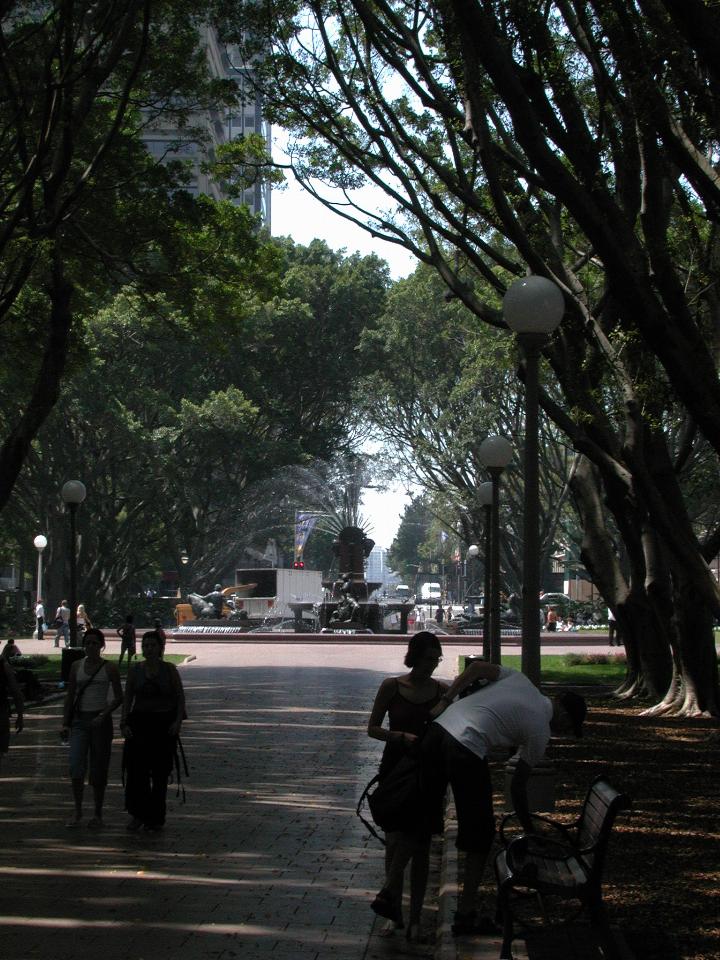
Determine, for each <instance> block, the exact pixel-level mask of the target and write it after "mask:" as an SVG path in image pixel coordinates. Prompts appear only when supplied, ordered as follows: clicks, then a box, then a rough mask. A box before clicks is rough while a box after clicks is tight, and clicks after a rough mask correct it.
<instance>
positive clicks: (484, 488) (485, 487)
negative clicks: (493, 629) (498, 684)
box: [478, 480, 493, 660]
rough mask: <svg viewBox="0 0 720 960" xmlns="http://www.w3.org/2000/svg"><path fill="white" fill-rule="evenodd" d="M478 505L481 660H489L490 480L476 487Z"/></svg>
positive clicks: (491, 494)
mask: <svg viewBox="0 0 720 960" xmlns="http://www.w3.org/2000/svg"><path fill="white" fill-rule="evenodd" d="M478 494H479V498H480V503H481V504H482V507H483V511H484V513H485V587H484V590H483V593H484V596H485V601H484V603H483V658H484V659H485V660H489V659H490V550H491V543H492V530H491V523H492V520H491V518H492V499H493V485H492V482H491V481H490V480H488V481H486V482H485V483H481V484H480V486H479V487H478Z"/></svg>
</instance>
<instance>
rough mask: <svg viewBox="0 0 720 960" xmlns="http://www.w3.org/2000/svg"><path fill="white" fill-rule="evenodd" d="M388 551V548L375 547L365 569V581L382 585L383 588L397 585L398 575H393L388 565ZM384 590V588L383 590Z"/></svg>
mask: <svg viewBox="0 0 720 960" xmlns="http://www.w3.org/2000/svg"><path fill="white" fill-rule="evenodd" d="M387 555H388V550H387V548H386V547H378V546H375V547H373V548H372V550H371V551H370V555H369V556H368V558H367V564H366V569H365V579H366V580H368V581H369V582H371V583H380V584H382V586H383V587H385V586H387V585H388V584H391V583H393V584H394V583H397V581H398V577H397V574H395V573H393V571H392V570H391V569H390V567H389V566H388V563H387ZM381 589H382V588H381Z"/></svg>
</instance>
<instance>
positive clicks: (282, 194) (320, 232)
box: [271, 182, 416, 547]
mask: <svg viewBox="0 0 720 960" xmlns="http://www.w3.org/2000/svg"><path fill="white" fill-rule="evenodd" d="M376 192H377V201H376V202H377V204H378V207H379V208H380V207H386V206H387V198H386V197H385V195H384V194H383V193H382V192H381V191H379V190H377V191H376ZM367 194H368V191H365V196H367ZM271 222H272V233H273V236H276V237H284V236H290V237H292V239H293V240H294V241H295V242H296V243H301V244H308V243H310V241H311V240H314V239H316V238H317V239H321V240H325V242H326V243H327V244H328V246H330V247H331V248H332V249H333V250H340V249H345V251H346V253H347V254H348V255H349V254H352V253H355V252H356V251H359V252H360V253H361V254H369V253H375V254H377V256H379V257H382V258H383V259H384V260H387V262H388V264H389V266H390V273H391V276H392V277H393V279H399V278H400V277H405V276H407V275H408V274H409V273H412V271H413V270H414V269H415V266H416V260H415V258H414V257H412V256H411V255H410V254H409V253H408V252H407V251H405V250H403V249H401V248H399V247H397V246H395V244H392V243H388V242H387V241H385V240H380V239H377V238H375V237H371V236H370V234H369V233H367V232H366V231H365V230H362V229H361V228H360V227H356V226H355V225H354V224H352V223H349V222H348V221H347V220H345V219H344V218H342V217H340V216H338V215H337V214H334V213H332V212H331V211H329V210H328V209H327V208H326V207H324V206H323V205H322V204H321V203H320V202H319V201H317V200H315V199H314V198H313V197H311V196H310V194H309V193H307V191H305V190H303V189H302V187H300V186H299V185H298V184H297V183H295V182H292V183H291V182H289V183H288V186H287V187H286V188H285V189H284V190H274V191H273V194H272V217H271ZM406 488H407V485H406V484H402V485H399V486H398V487H396V488H395V489H391V490H388V491H387V492H381V491H379V490H365V492H364V493H363V506H362V514H363V516H364V517H365V518H366V519H367V520H368V521H369V522H370V524H371V525H372V531H371V533H370V536H371V537H372V539H373V540H374V541H375V543H376V544H377V545H378V546H380V547H389V546H390V544H391V543H392V541H393V538H394V537H395V533H396V532H397V528H398V526H399V524H400V516H401V514H402V512H403V509H404V508H405V506H406V504H407V503H409V500H410V498H409V497H408V495H407V493H406Z"/></svg>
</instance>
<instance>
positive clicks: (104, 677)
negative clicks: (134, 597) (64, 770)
mask: <svg viewBox="0 0 720 960" xmlns="http://www.w3.org/2000/svg"><path fill="white" fill-rule="evenodd" d="M104 646H105V637H104V636H103V634H102V631H101V630H97V629H95V628H91V629H90V630H87V631H86V632H85V636H84V637H83V647H84V649H85V657H84V659H82V660H76V661H75V663H73V665H72V667H71V668H70V677H69V680H68V687H67V693H66V695H65V704H64V709H63V726H62V730H61V733H60V735H61V737H62V738H63V740H67V738H68V735H69V737H70V780H71V782H72V790H73V800H74V802H75V813H74V816H73V818H72V819H71V820H70V821H69V822H68V824H67V826H68V827H80V826H82V803H83V791H84V786H85V774H86V772H87V768H88V758H89V761H90V782H91V783H92V787H93V799H94V803H95V813H94V816H92V817H91V818H90V820H89V821H88V826H89V827H101V826H102V807H103V800H104V799H105V786H106V784H107V775H108V767H109V765H110V747H111V745H112V738H113V726H112V712H113V710H115V709H116V708H117V707H119V706H120V704H121V703H122V685H121V683H120V671H119V670H118V668H117V666H116V665H115V664H114V663H110V662H109V661H108V660H103V659H102V657H101V656H100V654H101V652H102V650H103V648H104Z"/></svg>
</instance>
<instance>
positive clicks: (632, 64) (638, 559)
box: [245, 0, 720, 712]
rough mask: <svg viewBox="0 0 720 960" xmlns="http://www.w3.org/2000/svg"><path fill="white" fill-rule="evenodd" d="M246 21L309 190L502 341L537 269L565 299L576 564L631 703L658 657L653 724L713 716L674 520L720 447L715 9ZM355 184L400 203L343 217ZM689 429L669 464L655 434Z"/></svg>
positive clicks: (331, 7)
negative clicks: (704, 453)
mask: <svg viewBox="0 0 720 960" xmlns="http://www.w3.org/2000/svg"><path fill="white" fill-rule="evenodd" d="M245 12H246V14H247V15H248V16H249V17H254V18H255V19H254V21H253V28H254V32H255V35H256V36H258V37H260V38H261V40H260V42H261V44H262V45H263V47H264V48H265V49H266V54H267V55H266V56H265V57H264V59H263V63H262V71H261V75H264V78H263V81H264V82H263V92H264V94H265V96H266V97H267V98H268V102H269V104H270V111H271V117H272V119H274V120H276V121H277V122H280V123H282V124H283V125H284V126H286V127H287V128H288V129H290V130H291V131H292V133H293V134H294V140H293V143H292V145H291V156H292V165H293V168H294V170H295V172H296V173H297V174H298V175H299V176H300V177H301V178H303V179H304V180H305V181H306V182H307V183H308V186H309V188H310V189H313V184H312V178H313V177H316V178H321V179H322V180H324V181H325V182H327V183H330V184H332V185H334V186H336V187H339V188H341V189H342V190H344V191H345V194H344V195H343V197H342V199H341V200H340V201H339V202H338V203H337V204H336V205H335V206H336V209H337V212H339V213H340V214H341V215H343V216H346V217H349V218H351V219H355V220H357V221H359V222H362V223H364V224H366V225H367V227H368V229H370V230H371V231H372V232H374V233H377V234H381V235H383V236H385V237H387V238H389V239H391V240H392V241H393V242H397V243H402V244H403V245H405V246H406V247H408V249H410V250H412V251H413V252H414V253H415V254H416V256H418V258H419V259H421V260H423V261H424V262H426V263H428V264H429V265H431V266H433V267H434V268H435V269H436V270H437V271H438V272H439V274H440V275H441V276H442V278H443V280H444V281H445V283H446V285H447V286H448V288H449V291H450V294H451V295H452V296H454V297H457V298H458V299H459V300H460V301H461V302H463V303H464V304H465V305H466V306H467V307H468V308H469V309H470V310H471V311H472V312H473V313H474V314H475V315H476V316H477V317H478V318H480V319H481V320H483V321H485V322H486V323H488V324H490V325H491V326H495V327H503V326H504V322H503V319H502V312H501V309H500V297H501V295H502V294H503V292H504V291H505V290H506V288H507V286H508V284H509V283H510V282H512V280H513V279H515V278H517V277H519V276H522V275H523V274H524V273H525V272H526V271H527V270H528V269H529V270H530V271H532V272H533V273H537V274H540V275H543V276H546V277H548V278H550V279H552V280H553V281H554V282H555V283H557V284H558V285H559V286H560V288H561V289H562V291H563V293H564V296H565V300H566V315H565V319H564V321H563V323H562V325H561V328H560V329H559V331H558V332H557V333H556V334H555V336H554V338H553V340H552V342H551V343H550V344H549V345H548V347H547V348H546V351H545V355H546V357H547V359H548V360H549V362H550V363H551V365H552V369H553V372H554V375H555V378H556V381H557V384H558V385H559V387H560V390H561V394H562V402H557V399H556V398H555V397H553V396H552V395H547V394H546V395H544V396H543V398H542V403H543V406H544V409H545V411H546V412H547V413H548V414H549V415H550V416H551V418H552V419H553V420H554V421H555V422H556V424H557V425H558V426H559V427H560V429H562V430H563V431H564V433H565V434H566V435H567V436H568V438H569V440H570V441H571V443H572V445H573V446H574V448H575V450H576V451H578V452H579V453H581V454H582V455H583V456H584V458H585V459H584V461H583V462H582V463H581V464H580V468H579V469H578V470H577V471H576V473H575V475H574V478H573V489H574V495H575V498H576V501H577V503H578V508H579V510H580V513H581V517H582V522H583V526H584V530H585V537H584V542H583V560H584V562H585V564H586V566H587V567H588V569H589V570H590V571H591V573H592V575H593V578H594V580H595V582H596V583H597V585H598V586H599V587H600V589H601V592H602V593H603V594H604V596H605V597H606V598H607V599H608V602H609V603H610V604H611V605H612V606H613V607H615V608H616V609H617V612H618V617H619V620H620V622H622V624H623V626H624V628H625V629H626V631H627V633H628V635H630V636H631V637H632V638H633V640H634V641H637V646H636V647H635V648H634V649H635V651H636V652H637V657H634V656H632V655H631V660H633V666H632V673H633V676H634V678H635V681H636V684H637V685H636V687H635V689H640V688H642V689H645V690H647V691H649V692H651V693H652V694H653V695H655V696H657V697H659V698H662V696H663V693H664V691H665V690H666V688H667V687H668V684H669V683H670V661H669V658H668V655H667V652H666V653H665V654H663V652H662V651H663V650H665V651H667V650H668V649H669V648H668V644H669V645H671V646H672V650H673V660H674V668H675V671H674V677H673V680H672V684H671V685H670V692H669V694H668V698H667V700H666V702H665V703H664V704H663V706H662V709H665V708H666V707H667V708H668V709H679V710H686V711H688V712H694V711H697V710H709V711H712V712H717V711H718V708H719V707H718V688H717V666H716V663H715V655H714V641H713V637H712V631H711V625H712V614H713V612H714V613H717V611H718V610H719V609H720V593H719V591H718V585H717V582H716V581H715V579H714V578H713V577H712V576H711V575H710V572H709V569H708V565H707V559H708V558H707V556H706V552H707V551H709V550H710V549H715V550H716V548H717V542H718V541H717V535H718V530H717V527H713V528H712V529H710V530H708V529H703V530H699V529H697V528H694V527H693V524H692V520H691V517H690V516H689V515H688V513H687V511H686V510H685V509H683V508H682V507H681V508H680V509H679V510H678V504H682V503H683V497H682V480H683V476H682V471H683V468H684V466H685V465H687V464H688V463H689V462H690V460H692V459H694V458H695V456H696V455H697V452H698V449H699V446H700V444H699V441H698V435H699V434H698V431H699V432H700V433H702V435H703V436H704V438H705V441H706V442H707V443H708V444H709V445H710V446H711V447H712V448H713V450H714V451H715V454H716V455H717V453H718V452H719V451H720V427H719V426H718V424H720V418H718V412H720V385H719V383H718V376H717V372H718V371H717V364H716V349H717V326H718V324H717V320H718V309H717V308H718V301H717V291H716V284H715V264H716V261H717V249H718V247H717V220H718V201H719V200H720V180H718V176H717V143H718V130H717V118H718V116H720V114H719V113H718V110H717V93H716V91H717V84H716V83H713V82H711V81H712V80H714V79H715V77H716V73H717V64H716V62H715V60H714V57H713V55H712V54H711V50H712V44H710V43H708V40H707V38H708V37H716V36H717V35H718V23H719V22H720V21H719V15H718V12H717V10H716V9H715V8H713V7H711V6H708V5H706V4H703V3H701V2H699V0H698V2H692V3H691V4H689V5H688V6H683V7H682V9H681V8H680V5H679V4H676V3H675V2H674V0H667V2H663V0H660V2H655V0H637V2H632V0H617V2H613V3H609V4H598V3H593V2H585V0H571V2H562V3H561V2H557V3H547V4H535V3H530V4H516V3H514V2H511V0H443V2H437V3H433V2H425V0H418V2H413V3H394V2H385V0H381V2H379V3H374V4H368V3H366V2H365V0H351V2H349V3H339V2H336V0H327V2H326V0H310V2H309V3H295V2H280V3H275V2H265V3H262V4H253V5H250V6H248V7H246V8H245ZM268 51H269V53H268ZM318 138H319V140H318ZM368 182H369V183H373V184H375V185H376V186H378V187H380V188H381V189H383V190H384V191H385V192H386V194H387V196H388V201H389V206H390V210H388V211H378V210H365V209H362V208H361V207H360V206H359V205H358V204H354V202H353V193H352V190H353V188H354V187H356V186H359V185H362V184H365V183H368ZM327 202H328V203H329V204H332V201H331V200H328V201H327ZM520 372H521V375H522V368H521V371H520ZM683 418H684V419H685V429H684V431H682V436H683V442H684V444H685V445H684V446H683V447H682V448H680V447H678V446H676V445H675V443H674V442H673V441H674V438H677V437H678V436H680V434H678V433H675V434H674V437H673V435H671V434H670V433H669V432H668V431H667V430H666V429H665V428H666V424H667V423H668V420H673V421H677V420H678V419H683ZM687 450H690V457H689V458H688V457H686V456H685V452H686V451H687ZM608 511H609V513H610V515H612V517H613V519H614V522H615V524H616V526H617V529H618V530H619V532H620V536H621V537H622V540H623V546H624V549H625V551H626V554H627V556H628V558H629V563H628V566H627V567H626V568H625V569H623V568H622V567H621V565H620V563H619V559H618V555H617V550H616V546H617V545H616V544H613V542H612V538H611V536H610V535H609V533H608V529H607V524H606V523H605V518H606V516H607V513H608ZM673 609H674V610H675V611H676V614H677V615H676V616H675V617H674V618H672V619H671V618H670V616H669V611H671V610H673ZM630 647H631V652H632V650H633V643H632V642H631V645H630ZM631 688H632V685H631Z"/></svg>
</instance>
